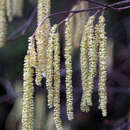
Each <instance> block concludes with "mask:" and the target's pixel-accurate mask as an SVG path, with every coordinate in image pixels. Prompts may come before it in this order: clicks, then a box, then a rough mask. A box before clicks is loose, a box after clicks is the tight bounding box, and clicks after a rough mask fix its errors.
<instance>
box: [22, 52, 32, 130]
mask: <svg viewBox="0 0 130 130" xmlns="http://www.w3.org/2000/svg"><path fill="white" fill-rule="evenodd" d="M23 78H24V83H23V87H24V88H23V110H22V130H33V92H34V88H33V69H32V67H31V65H30V55H29V54H27V55H26V56H25V60H24V75H23Z"/></svg>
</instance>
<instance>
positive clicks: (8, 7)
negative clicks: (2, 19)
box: [6, 0, 13, 22]
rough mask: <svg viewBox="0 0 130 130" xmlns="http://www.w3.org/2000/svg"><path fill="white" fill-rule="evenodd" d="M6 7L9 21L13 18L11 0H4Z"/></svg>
mask: <svg viewBox="0 0 130 130" xmlns="http://www.w3.org/2000/svg"><path fill="white" fill-rule="evenodd" d="M6 9H7V16H8V20H9V22H12V20H13V0H6Z"/></svg>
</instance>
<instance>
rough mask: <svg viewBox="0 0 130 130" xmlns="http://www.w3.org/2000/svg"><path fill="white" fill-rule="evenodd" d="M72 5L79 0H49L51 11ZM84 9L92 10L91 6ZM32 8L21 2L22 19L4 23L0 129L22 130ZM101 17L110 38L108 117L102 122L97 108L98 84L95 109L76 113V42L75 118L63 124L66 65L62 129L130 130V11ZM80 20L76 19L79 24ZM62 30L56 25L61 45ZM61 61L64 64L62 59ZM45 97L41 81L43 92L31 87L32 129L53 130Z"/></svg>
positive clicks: (76, 73)
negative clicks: (33, 121)
mask: <svg viewBox="0 0 130 130" xmlns="http://www.w3.org/2000/svg"><path fill="white" fill-rule="evenodd" d="M76 2H78V0H62V1H61V0H52V4H51V5H52V8H51V12H52V13H54V12H57V11H62V10H68V9H71V8H72V6H73V5H74V4H75V3H76ZM102 2H104V3H105V2H106V3H114V2H117V0H106V1H105V0H102ZM87 6H90V7H93V5H87ZM87 6H86V7H87ZM36 7H37V1H36V0H24V6H23V15H22V17H15V18H14V20H13V22H11V23H8V30H7V43H6V45H5V47H3V48H0V130H21V109H22V75H23V59H24V56H25V54H26V50H27V45H28V37H29V36H30V35H32V33H33V32H34V30H35V28H36V14H35V10H36ZM34 14H35V15H34ZM66 16H67V15H61V16H59V17H54V18H52V19H51V23H52V24H54V23H58V22H60V21H61V20H62V19H64V18H65V17H66ZM31 17H32V18H33V19H31ZM87 17H88V14H86V18H87ZM105 17H106V31H107V36H108V59H107V60H108V76H107V93H108V116H107V117H105V118H103V117H102V116H101V111H100V110H98V101H97V100H98V94H97V87H96V86H95V88H94V93H93V102H94V106H93V107H92V108H91V110H90V112H89V113H82V112H81V111H80V109H79V106H80V105H79V104H80V100H81V92H82V89H81V82H80V64H79V46H78V45H79V42H74V43H73V44H74V45H73V88H74V111H75V119H74V120H73V121H71V122H69V121H68V120H67V118H66V110H65V101H66V100H65V92H64V90H65V85H64V79H65V75H64V63H63V67H62V70H63V75H62V81H63V82H62V85H61V87H62V89H61V99H62V100H61V104H62V106H61V112H62V115H61V117H62V120H63V123H64V129H66V130H130V127H129V124H130V119H129V118H130V116H129V115H130V111H129V110H130V109H129V108H130V101H129V99H130V67H129V66H130V9H129V10H127V11H123V12H120V13H119V12H114V11H110V10H109V11H106V12H105ZM75 19H76V18H75ZM81 21H82V20H81V19H79V22H81ZM28 24H29V26H28ZM63 32H64V25H62V26H61V27H60V35H61V44H62V46H63V47H64V43H63V41H64V37H63V34H64V33H63ZM78 36H79V35H78ZM75 43H76V44H75ZM77 44H78V45H77ZM63 47H62V48H61V50H63ZM61 55H62V54H61ZM61 60H62V62H64V57H63V56H62V58H61ZM62 70H61V71H62ZM96 81H97V79H95V82H96ZM46 95H47V93H46V90H45V79H43V86H42V87H41V88H39V87H37V86H35V95H34V98H35V106H36V107H35V130H55V125H54V122H53V115H52V111H51V110H49V109H48V108H47V104H46Z"/></svg>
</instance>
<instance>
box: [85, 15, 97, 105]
mask: <svg viewBox="0 0 130 130" xmlns="http://www.w3.org/2000/svg"><path fill="white" fill-rule="evenodd" d="M94 19H95V17H94V16H91V17H90V18H89V20H88V31H87V33H88V35H87V43H88V67H89V70H88V77H87V88H86V89H87V90H86V101H87V104H88V105H92V99H91V98H92V90H93V86H94V85H93V84H94V81H93V80H94V72H95V71H94V70H95V68H96V63H95V54H96V52H95V44H94V43H95V42H94V25H93V22H94Z"/></svg>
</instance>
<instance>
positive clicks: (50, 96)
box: [46, 25, 57, 108]
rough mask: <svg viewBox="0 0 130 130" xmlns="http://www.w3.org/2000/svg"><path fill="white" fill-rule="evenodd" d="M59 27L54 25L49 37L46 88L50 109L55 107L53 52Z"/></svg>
mask: <svg viewBox="0 0 130 130" xmlns="http://www.w3.org/2000/svg"><path fill="white" fill-rule="evenodd" d="M56 29H57V26H56V25H54V26H53V27H52V28H51V30H50V37H49V44H48V48H47V55H48V59H47V75H46V86H47V90H48V106H49V108H52V107H53V98H54V97H53V96H54V94H53V67H54V65H53V63H54V58H53V51H54V42H55V41H54V40H55V32H56Z"/></svg>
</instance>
